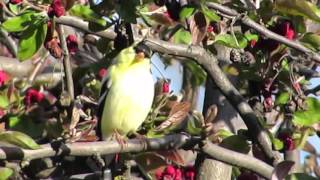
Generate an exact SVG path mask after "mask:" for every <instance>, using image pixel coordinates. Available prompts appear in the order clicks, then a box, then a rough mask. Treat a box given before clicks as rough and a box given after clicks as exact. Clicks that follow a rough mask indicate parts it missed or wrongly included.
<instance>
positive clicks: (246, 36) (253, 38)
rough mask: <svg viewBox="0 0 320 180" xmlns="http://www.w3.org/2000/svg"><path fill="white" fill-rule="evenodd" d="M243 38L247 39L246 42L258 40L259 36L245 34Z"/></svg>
mask: <svg viewBox="0 0 320 180" xmlns="http://www.w3.org/2000/svg"><path fill="white" fill-rule="evenodd" d="M244 37H245V38H246V39H247V41H251V40H256V41H258V40H259V36H258V35H257V34H251V33H245V34H244Z"/></svg>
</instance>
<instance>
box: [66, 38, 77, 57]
mask: <svg viewBox="0 0 320 180" xmlns="http://www.w3.org/2000/svg"><path fill="white" fill-rule="evenodd" d="M66 41H67V47H68V50H69V52H70V53H75V52H77V51H78V40H77V37H76V36H75V35H73V34H70V35H68V36H67V38H66Z"/></svg>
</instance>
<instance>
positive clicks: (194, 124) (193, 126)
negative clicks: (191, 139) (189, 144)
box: [187, 117, 202, 135]
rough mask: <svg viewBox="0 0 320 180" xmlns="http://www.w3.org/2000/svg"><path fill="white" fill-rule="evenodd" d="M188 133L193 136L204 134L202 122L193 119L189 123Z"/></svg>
mask: <svg viewBox="0 0 320 180" xmlns="http://www.w3.org/2000/svg"><path fill="white" fill-rule="evenodd" d="M187 132H188V133H189V134H191V135H200V133H201V132H202V127H201V124H200V122H199V121H198V120H197V119H196V118H194V117H192V118H190V119H189V120H188V122H187Z"/></svg>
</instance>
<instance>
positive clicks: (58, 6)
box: [48, 0, 65, 17]
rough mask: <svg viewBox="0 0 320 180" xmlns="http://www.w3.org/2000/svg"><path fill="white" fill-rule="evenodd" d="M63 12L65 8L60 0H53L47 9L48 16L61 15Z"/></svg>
mask: <svg viewBox="0 0 320 180" xmlns="http://www.w3.org/2000/svg"><path fill="white" fill-rule="evenodd" d="M64 13H65V9H64V7H63V5H62V3H61V0H53V1H52V3H51V5H50V7H49V9H48V15H49V17H53V16H56V17H60V16H63V15H64Z"/></svg>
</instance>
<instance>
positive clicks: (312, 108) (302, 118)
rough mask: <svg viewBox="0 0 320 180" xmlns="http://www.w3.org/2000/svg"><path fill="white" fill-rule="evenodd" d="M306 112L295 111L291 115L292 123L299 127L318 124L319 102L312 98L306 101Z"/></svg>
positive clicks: (319, 114)
mask: <svg viewBox="0 0 320 180" xmlns="http://www.w3.org/2000/svg"><path fill="white" fill-rule="evenodd" d="M306 103H307V110H305V111H297V112H295V113H294V115H293V123H294V124H295V125H300V126H312V125H313V124H315V123H319V122H320V113H319V111H320V101H319V100H318V99H316V98H314V97H308V99H307V100H306Z"/></svg>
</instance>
